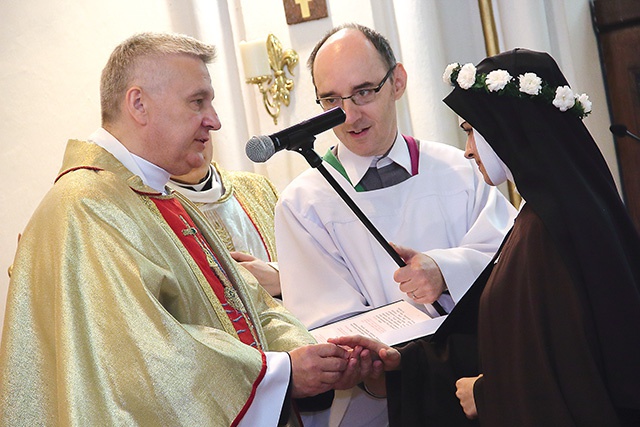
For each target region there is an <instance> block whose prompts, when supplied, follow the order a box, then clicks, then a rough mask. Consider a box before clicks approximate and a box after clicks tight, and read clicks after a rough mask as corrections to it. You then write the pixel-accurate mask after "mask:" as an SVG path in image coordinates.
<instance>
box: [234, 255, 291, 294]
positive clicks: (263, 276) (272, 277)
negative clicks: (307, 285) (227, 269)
mask: <svg viewBox="0 0 640 427" xmlns="http://www.w3.org/2000/svg"><path fill="white" fill-rule="evenodd" d="M230 254H231V258H233V259H234V260H236V261H237V262H239V263H240V265H242V266H243V267H244V268H246V269H247V270H249V272H250V273H251V274H253V276H254V277H255V278H256V279H257V280H258V283H260V286H262V287H263V288H265V289H266V290H267V292H269V295H271V296H272V297H275V296H278V295H281V294H282V291H281V289H280V273H279V272H278V270H276V269H275V268H273V267H271V266H270V265H269V264H267V263H266V262H264V261H262V260H261V259H258V258H256V257H254V256H253V255H249V254H246V253H244V252H231V253H230Z"/></svg>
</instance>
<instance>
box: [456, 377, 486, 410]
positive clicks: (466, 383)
mask: <svg viewBox="0 0 640 427" xmlns="http://www.w3.org/2000/svg"><path fill="white" fill-rule="evenodd" d="M481 377H482V374H480V375H479V376H477V377H471V378H469V377H465V378H460V379H459V380H458V381H456V388H457V390H456V396H457V397H458V399H459V400H460V406H462V410H463V411H464V414H465V415H466V416H467V418H469V419H470V420H474V419H476V418H478V409H477V408H476V400H475V398H474V397H473V386H474V384H475V383H476V381H478V379H479V378H481Z"/></svg>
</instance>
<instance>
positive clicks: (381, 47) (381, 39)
mask: <svg viewBox="0 0 640 427" xmlns="http://www.w3.org/2000/svg"><path fill="white" fill-rule="evenodd" d="M344 29H353V30H356V31H360V32H361V33H362V34H364V36H365V37H366V38H367V40H369V41H370V42H371V43H372V44H373V46H374V47H375V48H376V50H377V51H378V53H379V54H380V57H381V58H382V60H383V61H384V63H385V64H386V66H387V68H391V67H393V66H394V65H395V64H396V56H395V55H394V53H393V49H391V45H390V44H389V40H387V38H386V37H385V36H383V35H382V34H380V33H379V32H377V31H375V30H373V29H371V28H369V27H365V26H364V25H360V24H356V23H353V22H350V23H346V24H342V25H339V26H337V27H334V28H332V29H331V30H329V31H328V32H327V33H326V34H325V35H324V37H322V39H320V41H319V42H318V43H317V44H316V45H315V47H314V48H313V50H312V51H311V55H309V60H308V61H307V67H308V68H309V71H311V80H312V81H313V83H314V84H315V77H314V76H313V63H314V62H315V60H316V55H317V54H318V50H320V48H321V47H322V45H324V43H325V42H326V41H327V39H328V38H329V37H331V36H332V35H334V34H335V33H337V32H338V31H340V30H344Z"/></svg>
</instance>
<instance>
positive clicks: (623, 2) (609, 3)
mask: <svg viewBox="0 0 640 427" xmlns="http://www.w3.org/2000/svg"><path fill="white" fill-rule="evenodd" d="M593 13H594V17H595V20H596V26H597V27H598V28H599V29H600V30H601V31H606V30H607V28H609V27H611V26H618V25H625V24H628V23H630V22H634V21H639V20H640V1H638V0H594V1H593Z"/></svg>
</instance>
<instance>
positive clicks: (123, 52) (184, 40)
mask: <svg viewBox="0 0 640 427" xmlns="http://www.w3.org/2000/svg"><path fill="white" fill-rule="evenodd" d="M175 54H186V55H193V56H195V57H197V58H200V59H201V60H202V61H203V62H204V63H205V64H209V63H210V62H212V61H213V60H214V59H215V56H216V49H215V46H212V45H209V44H206V43H203V42H201V41H199V40H196V39H194V38H193V37H189V36H186V35H183V34H167V33H139V34H135V35H133V36H132V37H130V38H128V39H127V40H125V41H123V42H122V43H120V44H119V45H118V46H117V47H116V48H115V49H114V50H113V52H112V53H111V56H110V57H109V60H108V61H107V65H106V66H105V67H104V69H103V70H102V77H101V78H100V107H101V110H102V123H103V125H104V124H108V123H110V122H113V121H114V120H115V119H116V118H117V117H118V116H119V114H120V102H121V101H122V98H123V97H124V94H125V93H126V91H127V89H128V85H129V84H130V83H131V80H132V78H133V77H134V76H133V70H134V69H135V67H136V64H137V63H138V62H139V60H140V59H141V58H144V57H148V56H152V55H175Z"/></svg>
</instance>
